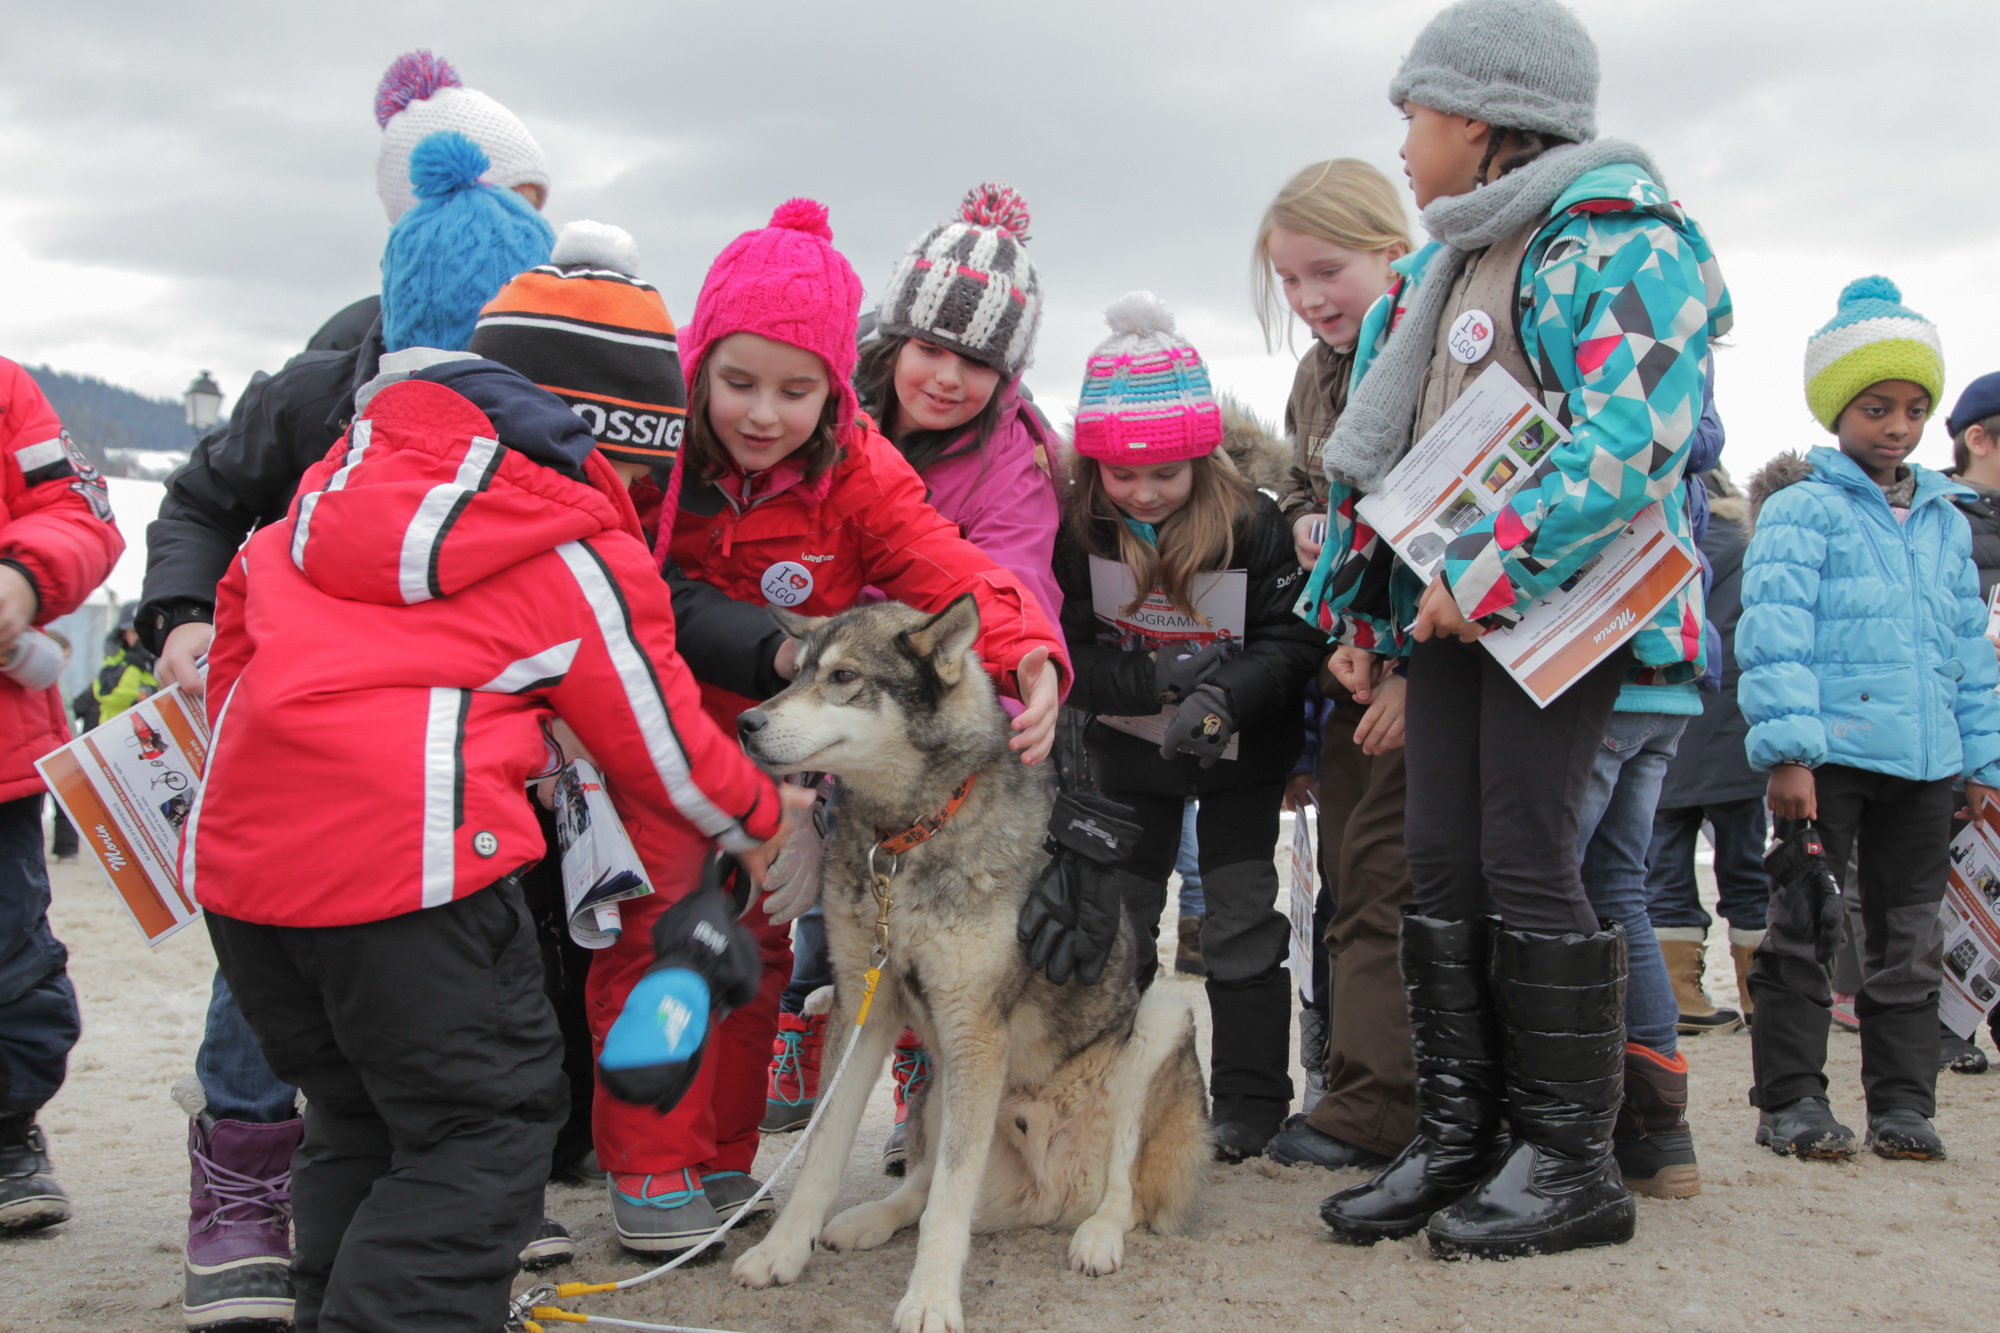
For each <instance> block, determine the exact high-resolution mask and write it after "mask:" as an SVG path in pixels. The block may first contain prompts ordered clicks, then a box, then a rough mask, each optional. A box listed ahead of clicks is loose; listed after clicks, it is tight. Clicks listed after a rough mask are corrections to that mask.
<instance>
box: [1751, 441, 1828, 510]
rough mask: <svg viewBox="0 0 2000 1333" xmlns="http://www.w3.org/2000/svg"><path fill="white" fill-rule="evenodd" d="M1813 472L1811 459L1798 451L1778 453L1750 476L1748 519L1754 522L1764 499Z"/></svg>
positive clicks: (1795, 483)
mask: <svg viewBox="0 0 2000 1333" xmlns="http://www.w3.org/2000/svg"><path fill="white" fill-rule="evenodd" d="M1812 474H1813V465H1812V459H1810V458H1808V457H1807V456H1806V455H1804V454H1800V453H1788V454H1779V455H1778V456H1777V457H1776V458H1774V459H1772V460H1771V461H1770V462H1768V463H1766V464H1764V466H1763V467H1761V468H1759V469H1758V470H1757V475H1756V476H1754V477H1752V478H1750V521H1751V522H1752V523H1755V522H1756V521H1757V515H1758V514H1759V513H1760V512H1761V511H1762V510H1763V508H1764V501H1766V500H1768V499H1770V498H1771V497H1772V496H1774V495H1776V494H1777V493H1778V492H1779V491H1782V490H1784V489H1785V487H1787V486H1795V485H1797V484H1798V483H1799V482H1802V481H1804V480H1806V479H1807V478H1809V477H1811V476H1812Z"/></svg>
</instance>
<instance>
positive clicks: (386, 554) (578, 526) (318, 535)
mask: <svg viewBox="0 0 2000 1333" xmlns="http://www.w3.org/2000/svg"><path fill="white" fill-rule="evenodd" d="M292 525H293V528H292V541H291V555H292V561H293V563H294V564H296V565H297V566H298V567H299V568H300V570H302V571H303V572H304V573H305V575H306V577H307V578H309V579H310V580H312V582H313V583H314V584H315V585H316V586H318V587H319V588H320V589H321V590H322V591H324V592H326V593H328V594H329V595H331V596H335V597H342V598H347V599H349V600H352V601H365V602H378V603H384V604H388V605H410V604H413V603H416V602H423V601H429V600H430V599H432V598H436V597H448V596H450V595H451V594H452V593H454V592H457V591H459V590H460V589H462V588H465V587H468V586H469V585H471V584H474V583H477V582H478V581H479V580H481V579H484V578H486V577H488V576H490V575H492V574H496V573H498V572H499V571H501V570H503V569H507V568H509V567H511V566H513V565H516V564H519V563H520V562H521V561H523V560H526V559H529V558H530V557H532V556H536V555H539V554H541V553H542V552H544V551H548V550H552V549H554V548H555V547H557V546H560V545H562V544H563V543H565V542H571V541H578V540H581V539H583V538H586V537H591V536H594V535H596V534H597V533H600V532H603V531H606V530H607V529H611V528H619V527H622V528H625V529H626V530H628V531H630V532H632V533H633V534H634V535H637V534H638V531H639V526H638V519H637V516H636V515H635V514H634V513H633V511H632V506H631V502H630V500H629V499H627V498H626V497H625V494H624V488H623V487H622V486H621V485H620V484H619V480H618V476H617V473H616V472H615V471H613V470H612V468H611V466H610V465H609V464H608V463H606V462H605V461H604V460H603V459H602V458H601V457H599V456H598V454H597V453H596V451H595V448H594V441H593V440H592V438H591V435H590V431H589V428H588V427H586V426H585V425H584V424H583V422H582V421H581V420H580V419H579V418H578V417H577V416H576V415H575V413H573V412H571V411H570V410H569V409H568V408H567V407H565V406H564V405H563V403H562V402H561V400H559V399H557V398H556V397H555V396H554V395H552V394H549V393H547V392H545V391H543V390H541V389H538V388H536V387H535V385H534V384H533V383H531V382H530V381H529V380H527V379H526V378H525V377H524V376H522V375H520V374H518V373H517V372H515V371H512V370H509V369H507V368H506V367H505V366H502V365H499V364H498V363H496V362H492V361H482V360H478V359H466V360H455V361H451V362H447V363H445V364H439V365H431V366H427V367H424V368H421V369H417V370H415V371H414V372H412V373H410V374H409V375H408V377H407V378H401V379H396V380H394V381H393V382H391V383H389V384H387V385H386V386H383V387H380V388H379V389H377V390H376V391H375V392H374V393H373V395H372V396H371V397H370V398H369V399H368V403H367V407H366V409H365V410H364V411H363V412H362V413H361V414H360V415H359V416H358V417H357V418H356V420H355V422H354V425H353V426H352V428H350V430H349V431H348V433H347V436H346V437H345V438H344V439H343V440H342V441H341V442H340V443H339V444H338V445H336V446H335V447H334V450H333V452H332V453H330V454H329V455H328V456H327V457H326V459H325V460H323V461H322V462H320V463H319V464H317V465H315V466H314V467H313V469H312V470H311V471H310V472H308V473H307V474H306V476H305V478H304V480H303V481H302V482H301V483H300V487H299V498H298V500H297V502H296V504H295V506H294V508H293V511H292Z"/></svg>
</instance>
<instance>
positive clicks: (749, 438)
mask: <svg viewBox="0 0 2000 1333" xmlns="http://www.w3.org/2000/svg"><path fill="white" fill-rule="evenodd" d="M702 373H703V374H705V375H707V376H708V425H709V429H711V430H713V431H714V432H715V437H716V439H718V440H720V441H722V447H723V448H725V449H727V450H728V451H729V457H730V458H731V459H733V460H734V461H735V463H736V466H737V467H739V468H742V469H743V470H744V471H745V472H762V471H763V470H764V469H765V468H768V467H771V466H772V465H774V464H776V463H781V462H783V461H784V460H785V459H787V458H790V457H791V456H792V455H793V454H795V453H797V452H798V451H799V450H800V449H801V448H803V447H804V446H805V443H806V441H807V440H809V439H811V438H812V434H813V432H814V431H815V430H817V429H818V428H819V420H820V414H821V412H822V411H824V410H825V408H826V398H827V395H828V394H829V393H831V392H833V385H832V382H831V381H830V380H829V379H828V377H827V369H826V362H824V361H822V360H820V359H819V357H818V356H817V355H816V354H814V353H812V352H808V351H806V350H805V349H804V348H802V347H794V346H792V345H791V344H790V343H781V342H773V341H771V340H770V339H769V338H766V337H763V336H761V335H759V334H755V333H732V334H730V335H729V336H728V337H727V338H724V339H723V340H722V341H721V342H719V343H717V344H716V345H715V346H714V348H712V349H711V350H710V351H709V353H708V356H707V358H706V360H705V361H704V363H703V366H702Z"/></svg>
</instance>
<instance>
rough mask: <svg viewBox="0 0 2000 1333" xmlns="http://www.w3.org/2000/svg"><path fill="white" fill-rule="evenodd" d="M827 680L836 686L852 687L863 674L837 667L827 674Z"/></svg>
mask: <svg viewBox="0 0 2000 1333" xmlns="http://www.w3.org/2000/svg"><path fill="white" fill-rule="evenodd" d="M826 678H827V679H828V680H830V681H832V682H833V683H834V684H835V685H852V684H853V683H854V682H855V681H857V680H860V679H861V673H860V672H859V671H855V670H852V669H850V668H848V667H835V668H834V669H833V670H831V671H829V672H827V673H826Z"/></svg>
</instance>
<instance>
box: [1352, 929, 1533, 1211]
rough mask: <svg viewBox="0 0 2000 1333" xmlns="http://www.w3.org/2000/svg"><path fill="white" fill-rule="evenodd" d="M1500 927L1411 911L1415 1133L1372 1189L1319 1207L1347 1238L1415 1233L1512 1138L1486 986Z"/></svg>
mask: <svg viewBox="0 0 2000 1333" xmlns="http://www.w3.org/2000/svg"><path fill="white" fill-rule="evenodd" d="M1491 934H1492V925H1491V923H1490V922H1487V921H1484V920H1477V921H1439V920H1437V919H1435V918H1433V917H1427V916H1419V915H1417V914H1416V913H1414V912H1410V911H1405V912H1404V913H1403V990H1404V992H1405V993H1406V994H1408V996H1409V997H1410V1032H1411V1036H1412V1039H1413V1041H1414V1044H1415V1047H1416V1057H1417V1136H1416V1137H1415V1138H1414V1139H1412V1140H1410V1142H1409V1145H1408V1146H1407V1147H1405V1148H1404V1149H1403V1151H1402V1152H1401V1153H1399V1154H1398V1155H1397V1157H1396V1159H1395V1160H1394V1161H1392V1162H1390V1163H1389V1165H1388V1166H1386V1167H1384V1168H1383V1169H1382V1171H1381V1172H1380V1173H1379V1174H1378V1175H1377V1176H1376V1177H1375V1178H1374V1179H1373V1180H1371V1181H1369V1182H1368V1183H1367V1184H1365V1185H1356V1186H1354V1187H1353V1188H1352V1189H1345V1190H1342V1191H1341V1192H1340V1193H1338V1194H1336V1195H1334V1196H1333V1197H1331V1198H1329V1199H1327V1200H1326V1201H1325V1202H1323V1203H1321V1204H1320V1206H1319V1215H1320V1220H1321V1221H1323V1222H1325V1223H1326V1224H1327V1226H1329V1227H1331V1228H1332V1229H1333V1234H1334V1235H1335V1236H1336V1237H1338V1238H1339V1239H1341V1240H1344V1241H1348V1242H1350V1243H1352V1244H1356V1245H1368V1244H1372V1243H1373V1242H1375V1241H1378V1240H1395V1239H1397V1238H1398V1237H1402V1236H1414V1235H1416V1234H1417V1232H1419V1231H1421V1230H1423V1229H1424V1223H1426V1222H1428V1221H1430V1218H1431V1214H1432V1213H1434V1212H1436V1211H1437V1210H1438V1209H1440V1208H1442V1207H1444V1206H1445V1205H1446V1204H1448V1203H1451V1202H1452V1201H1454V1200H1456V1199H1457V1198H1459V1197H1460V1196H1461V1195H1463V1194H1465V1193H1466V1191H1468V1190H1470V1189H1471V1188H1472V1187H1473V1186H1475V1185H1477V1184H1478V1183H1479V1182H1480V1180H1481V1179H1483V1178H1484V1177H1485V1175H1486V1173H1487V1172H1488V1171H1489V1170H1491V1169H1492V1167H1493V1165H1494V1163H1495V1162H1497V1161H1498V1160H1499V1155H1500V1151H1501V1148H1502V1146H1503V1145H1504V1143H1505V1139H1504V1138H1503V1136H1502V1132H1501V1125H1500V1117H1501V1112H1502V1109H1503V1108H1502V1104H1501V1079H1500V1033H1499V1027H1498V1025H1497V1024H1496V1023H1495V1021H1494V1014H1493V1000H1492V996H1491V992H1490V990H1489V988H1488V986H1487V981H1486V967H1487V954H1488V952H1489V950H1490V948H1491V944H1490V937H1491Z"/></svg>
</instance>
